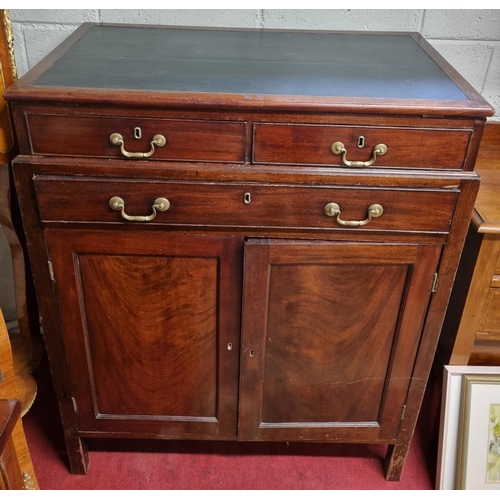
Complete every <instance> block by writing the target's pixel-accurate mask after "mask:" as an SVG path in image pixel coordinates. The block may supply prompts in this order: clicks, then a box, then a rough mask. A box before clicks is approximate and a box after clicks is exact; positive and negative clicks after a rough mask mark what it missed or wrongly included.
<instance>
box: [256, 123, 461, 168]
mask: <svg viewBox="0 0 500 500" xmlns="http://www.w3.org/2000/svg"><path fill="white" fill-rule="evenodd" d="M360 136H363V137H364V140H365V146H364V147H363V148H359V147H358V145H357V143H358V138H359V137H360ZM469 137H470V134H469V133H467V132H466V131H458V130H457V131H445V130H424V129H409V128H408V129H404V128H398V129H391V128H380V127H378V128H377V127H370V128H367V127H336V126H318V125H298V124H297V125H291V124H287V125H279V124H270V123H263V124H260V123H257V124H254V154H253V161H254V162H255V163H272V164H289V165H297V164H306V165H336V166H342V165H343V162H342V155H336V154H333V153H332V151H331V145H332V144H333V143H334V142H337V141H340V142H342V143H343V144H344V146H345V148H346V150H347V155H346V158H347V160H348V161H365V162H367V161H369V160H370V159H371V157H372V151H373V150H374V148H375V146H376V145H377V144H381V143H382V144H385V145H386V146H387V148H388V149H387V153H386V154H385V155H383V156H378V157H377V159H376V161H375V163H374V164H373V167H374V168H377V167H403V168H405V167H407V168H424V169H436V168H449V169H461V168H462V164H463V162H464V158H465V152H466V150H467V145H468V142H469ZM424 145H425V146H424ZM424 148H425V149H424Z"/></svg>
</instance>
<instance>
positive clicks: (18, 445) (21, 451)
mask: <svg viewBox="0 0 500 500" xmlns="http://www.w3.org/2000/svg"><path fill="white" fill-rule="evenodd" d="M0 371H1V377H0V402H2V401H5V400H17V397H18V395H17V394H18V389H17V386H16V375H15V372H14V360H13V358H12V347H11V344H10V339H9V335H8V332H7V327H6V325H5V321H4V318H3V314H2V311H1V310H0ZM18 410H19V412H20V411H21V406H20V404H19V408H18ZM9 440H10V441H11V445H9V452H8V453H9V455H10V457H11V458H9V459H8V460H6V461H8V462H9V468H10V467H13V465H12V464H11V463H10V462H12V461H13V462H15V463H16V464H17V466H16V468H17V469H18V470H20V471H21V473H23V472H26V473H27V474H28V475H29V476H30V478H31V481H32V484H33V488H34V489H38V488H39V487H38V481H37V479H36V475H35V472H34V470H33V463H32V462H31V456H30V453H29V449H28V444H27V442H26V436H25V434H24V429H23V424H22V420H21V419H20V418H16V421H15V422H14V429H13V430H12V432H11V437H10V439H9ZM6 458H7V457H6ZM3 483H4V484H3V487H4V488H6V487H7V486H8V484H7V483H8V481H7V480H5V479H4V480H3ZM22 488H23V489H24V484H23V485H22Z"/></svg>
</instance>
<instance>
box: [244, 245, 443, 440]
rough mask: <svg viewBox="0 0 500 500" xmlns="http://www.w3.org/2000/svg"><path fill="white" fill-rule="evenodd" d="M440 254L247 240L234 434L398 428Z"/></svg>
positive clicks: (330, 434)
mask: <svg viewBox="0 0 500 500" xmlns="http://www.w3.org/2000/svg"><path fill="white" fill-rule="evenodd" d="M440 254H441V246H440V245H417V244H388V243H383V244H375V243H343V242H326V241H324V242H318V241H314V242H308V241H292V240H267V239H262V240H259V239H252V240H248V241H247V242H246V246H245V264H244V295H243V325H242V349H241V372H240V373H241V378H240V409H239V430H238V434H239V439H240V440H299V439H309V440H322V441H329V440H331V441H343V440H349V441H351V442H352V441H354V442H356V441H359V442H362V441H371V442H377V440H383V439H393V438H396V437H397V433H398V429H399V424H400V421H401V418H402V414H403V410H404V405H405V400H406V394H407V390H408V386H409V382H410V378H411V374H412V369H413V364H414V360H415V356H416V354H417V350H418V346H419V341H420V336H421V332H422V328H423V324H424V320H425V316H426V311H427V307H428V303H429V299H430V295H431V289H432V282H433V277H434V273H435V272H436V269H437V265H438V261H439V257H440Z"/></svg>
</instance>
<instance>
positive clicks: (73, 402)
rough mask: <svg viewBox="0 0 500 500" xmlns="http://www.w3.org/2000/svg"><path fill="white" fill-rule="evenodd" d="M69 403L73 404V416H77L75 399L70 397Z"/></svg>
mask: <svg viewBox="0 0 500 500" xmlns="http://www.w3.org/2000/svg"><path fill="white" fill-rule="evenodd" d="M71 403H72V404H73V410H74V412H75V414H77V415H78V406H76V399H75V398H73V397H72V398H71Z"/></svg>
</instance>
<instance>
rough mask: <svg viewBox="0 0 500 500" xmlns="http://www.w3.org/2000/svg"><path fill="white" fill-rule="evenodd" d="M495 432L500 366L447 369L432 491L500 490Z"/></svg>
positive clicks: (499, 440) (499, 423) (499, 441)
mask: <svg viewBox="0 0 500 500" xmlns="http://www.w3.org/2000/svg"><path fill="white" fill-rule="evenodd" d="M498 431H500V367H477V366H445V367H444V378H443V394H442V406H441V425H440V436H439V446H438V462H437V465H438V467H437V474H436V489H444V490H453V489H463V490H500V436H498V437H497V434H498ZM497 469H498V472H496V471H497Z"/></svg>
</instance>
